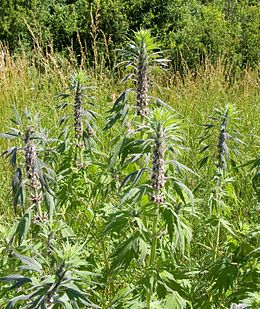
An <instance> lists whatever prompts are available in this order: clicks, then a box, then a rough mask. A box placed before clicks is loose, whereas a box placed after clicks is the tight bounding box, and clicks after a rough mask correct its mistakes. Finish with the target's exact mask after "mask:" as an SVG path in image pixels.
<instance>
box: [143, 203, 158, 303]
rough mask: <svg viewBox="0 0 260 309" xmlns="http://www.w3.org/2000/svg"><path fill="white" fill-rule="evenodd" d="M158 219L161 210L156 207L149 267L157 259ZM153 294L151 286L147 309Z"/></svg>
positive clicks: (147, 295)
mask: <svg viewBox="0 0 260 309" xmlns="http://www.w3.org/2000/svg"><path fill="white" fill-rule="evenodd" d="M158 217H159V208H158V207H156V209H155V211H154V218H153V225H152V246H151V254H150V260H149V266H152V265H153V263H154V261H155V258H156V247H157V223H158ZM152 293H153V286H151V287H150V288H149V290H148V291H147V293H146V305H147V309H150V308H151V295H152Z"/></svg>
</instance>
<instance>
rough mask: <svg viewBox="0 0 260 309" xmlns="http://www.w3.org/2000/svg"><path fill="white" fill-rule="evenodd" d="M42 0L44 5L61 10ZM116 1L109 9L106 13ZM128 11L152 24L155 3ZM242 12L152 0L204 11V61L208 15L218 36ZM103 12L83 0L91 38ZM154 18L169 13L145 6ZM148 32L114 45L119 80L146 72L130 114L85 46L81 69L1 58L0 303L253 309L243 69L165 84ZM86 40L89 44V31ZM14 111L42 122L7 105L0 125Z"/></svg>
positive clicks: (253, 243)
mask: <svg viewBox="0 0 260 309" xmlns="http://www.w3.org/2000/svg"><path fill="white" fill-rule="evenodd" d="M33 3H34V2H33ZM33 3H32V4H33ZM50 3H51V5H52V6H53V7H55V10H56V11H55V12H57V10H58V8H61V7H62V5H61V2H59V5H60V6H59V5H58V2H55V1H53V2H50ZM84 3H85V2H84V1H81V2H79V1H67V2H66V4H70V5H71V6H74V5H75V6H77V5H78V6H80V5H84ZM106 3H108V1H106ZM122 3H124V1H118V2H117V1H115V2H111V5H112V7H113V9H114V10H115V11H117V10H116V8H118V6H119V5H120V4H122ZM129 3H130V4H131V3H132V4H134V5H133V6H132V7H131V9H132V10H133V9H137V8H138V9H140V8H141V7H143V8H145V10H147V11H148V12H150V13H149V16H146V17H145V18H144V19H143V20H142V21H140V22H144V23H148V21H149V20H150V21H151V26H152V22H153V21H156V20H157V21H156V22H159V19H157V15H156V12H157V11H156V5H157V4H158V1H157V0H154V1H130V2H129ZM234 3H235V5H234ZM241 3H242V1H241V2H239V3H236V2H225V4H226V5H225V6H223V11H224V12H225V13H224V15H225V16H224V15H223V13H220V7H222V6H221V5H222V4H223V2H222V1H214V3H213V1H203V4H201V3H198V2H197V1H195V0H194V1H190V2H189V3H187V2H185V3H184V1H176V3H175V2H172V1H165V5H166V6H167V7H168V6H171V8H172V10H173V12H175V13H176V12H177V11H178V12H180V11H181V12H182V14H184V15H185V16H186V17H187V19H190V18H194V17H196V14H197V13H196V10H195V11H194V14H193V16H194V17H192V16H190V15H189V13H190V9H191V8H196V7H197V10H198V11H199V12H202V11H200V9H201V10H203V14H201V15H200V17H201V18H202V16H203V20H206V22H205V24H204V26H203V27H204V28H205V29H206V30H207V31H208V32H209V33H210V36H208V37H207V39H209V40H208V42H207V44H209V45H210V46H211V49H212V53H222V51H223V49H222V47H221V48H220V47H219V45H221V44H223V42H222V38H216V36H217V35H216V32H215V31H214V29H211V28H210V27H208V23H210V20H211V19H212V18H216V20H215V23H214V27H216V29H218V31H220V30H222V27H223V29H224V31H223V32H222V34H223V35H224V32H225V31H226V30H227V29H228V25H227V24H226V22H225V21H226V18H227V17H228V18H231V16H233V17H234V15H233V14H234V12H235V8H236V5H240V4H241ZM243 3H244V5H245V7H246V5H249V4H250V5H251V4H252V2H250V3H249V2H246V3H245V2H243ZM45 4H46V3H45V2H43V6H44V5H45ZM124 4H125V3H124ZM177 4H183V5H182V6H179V7H177ZM64 5H65V2H64ZM102 5H103V4H102V3H101V2H100V3H99V2H98V1H95V3H93V4H92V5H90V6H88V7H85V11H86V10H89V13H90V14H91V16H92V19H91V23H92V24H91V27H90V28H91V29H92V30H93V31H94V28H95V27H96V26H97V25H98V24H100V22H101V20H102V18H103V16H102V14H106V13H104V12H108V11H109V7H106V10H104V8H103V7H102ZM46 7H48V5H46V6H45V8H46ZM187 7H188V9H187ZM209 7H210V9H209ZM150 9H151V10H150ZM175 9H176V10H175ZM125 10H126V11H127V10H130V6H129V5H126V8H125ZM125 10H122V12H121V13H122V15H124V14H125ZM174 10H175V11H174ZM83 11H84V10H83ZM100 12H102V13H101V15H100V16H99V13H100ZM152 13H153V14H152ZM60 14H61V16H66V14H65V15H62V12H61V11H60ZM160 14H165V15H163V16H167V14H168V12H167V10H166V11H164V12H163V10H160V7H158V17H160V16H161V15H160ZM191 15H192V14H191ZM72 16H73V14H72ZM189 16H190V17H189ZM47 17H48V14H47V15H46V18H47ZM110 17H111V18H112V16H110ZM62 18H63V17H62ZM64 18H65V17H64ZM73 18H74V16H73ZM84 18H87V17H86V16H85V17H84ZM68 19H69V17H68ZM177 20H178V19H177V18H176V22H177ZM114 21H115V22H116V18H114ZM165 21H166V19H163V20H161V21H160V22H161V24H164V23H165ZM126 22H128V21H126ZM129 22H130V20H129ZM131 22H132V21H131ZM60 23H61V25H63V26H64V24H62V22H61V21H60ZM69 24H70V22H69ZM191 25H192V24H189V26H190V27H191V29H190V30H193V28H194V29H195V28H196V27H192V26H191ZM218 26H221V27H220V28H219V27H218ZM107 27H108V28H109V25H107ZM28 29H29V28H28ZM115 29H116V28H115ZM180 29H181V27H180ZM158 30H159V28H158V29H156V31H158ZM199 30H200V29H199V27H198V28H196V31H198V32H199ZM34 31H36V29H34ZM64 31H65V32H67V31H68V32H69V29H65V28H64ZM152 31H155V29H153V30H152ZM152 31H148V30H141V31H136V32H134V34H133V41H129V40H128V41H127V42H126V48H125V49H124V50H125V51H126V53H125V56H126V58H125V59H124V60H127V61H128V62H127V64H128V68H129V70H130V74H131V75H132V77H134V76H135V77H137V78H140V77H142V76H141V74H140V75H138V74H135V72H136V70H137V71H138V70H139V67H142V69H144V68H145V69H148V70H147V71H146V73H149V74H148V75H147V76H146V77H148V78H147V79H146V78H140V81H141V82H140V84H139V86H140V85H144V84H145V83H146V82H147V81H148V82H150V83H151V84H150V85H151V87H149V88H146V89H145V91H144V88H145V87H144V88H142V87H140V89H139V90H142V91H140V94H144V93H145V94H147V93H146V91H147V90H148V89H149V96H147V97H146V98H148V99H149V100H150V101H149V102H150V103H151V104H149V109H148V111H149V112H148V113H145V114H143V115H141V117H140V115H136V113H135V110H134V108H133V106H134V105H135V103H136V101H137V100H138V99H140V97H139V98H138V97H137V96H136V98H133V97H132V96H131V95H130V93H131V92H137V90H138V86H137V83H136V82H135V80H130V79H128V77H129V75H126V82H127V83H128V85H127V87H128V88H127V87H126V88H127V90H125V87H124V85H121V83H117V78H118V77H119V76H118V75H121V71H120V70H118V71H117V72H116V73H115V71H113V72H107V71H102V64H101V62H102V61H103V60H104V58H102V57H101V56H102V55H100V54H99V53H96V52H93V57H94V59H95V61H94V64H93V65H94V69H93V70H86V69H85V67H84V71H83V64H84V63H83V62H81V65H80V69H79V68H78V67H77V65H75V63H76V62H75V59H74V58H73V56H72V54H71V58H69V59H66V58H63V57H60V55H57V54H55V53H54V52H53V51H49V50H47V51H46V53H47V54H46V57H44V53H42V54H41V55H40V57H39V55H38V54H36V55H35V54H33V53H32V54H30V58H29V57H26V55H24V54H21V55H16V57H12V56H11V55H10V54H9V53H8V50H7V49H5V48H3V49H2V50H1V52H0V69H1V74H2V75H1V77H2V78H1V79H0V118H1V124H2V125H3V128H2V131H3V132H7V133H4V134H2V137H3V138H2V139H1V143H0V148H1V152H2V153H3V154H2V156H1V158H0V159H1V165H2V166H3V168H2V170H1V171H2V172H1V174H0V183H1V191H0V269H1V274H0V307H6V308H21V307H23V308H86V307H90V308H96V307H97V308H103V309H111V308H117V309H121V308H132V309H139V308H144V309H151V308H158V309H159V308H166V309H167V308H169V309H172V308H177V309H179V308H180V309H181V308H187V309H188V308H189V309H191V308H196V309H197V308H198V309H200V308H212V309H219V308H233V309H234V308H241V307H244V306H248V307H249V308H250V307H252V308H258V307H259V293H258V290H259V286H260V283H259V244H260V243H259V240H260V237H259V158H258V153H259V151H258V150H259V149H258V148H259V147H258V144H257V143H256V140H257V136H258V135H259V128H258V126H257V124H258V123H259V114H258V113H256V112H254V111H255V110H256V109H257V107H258V105H257V103H258V101H259V100H258V99H259V93H258V88H257V86H258V85H257V81H258V79H257V74H256V72H254V71H252V70H251V69H248V70H246V71H245V75H244V76H240V78H237V79H236V78H235V79H234V80H233V82H232V83H227V80H226V78H227V76H226V68H225V67H224V63H219V64H218V65H216V66H213V65H211V64H209V63H208V64H207V66H204V67H200V68H199V69H198V70H197V71H196V73H197V74H195V75H194V74H193V73H192V74H190V73H189V72H187V75H186V76H184V77H183V79H180V80H179V77H178V75H177V76H176V75H172V72H171V71H166V70H165V71H163V72H162V70H158V67H157V66H156V65H155V64H157V63H160V62H161V60H160V59H163V58H161V55H160V52H159V49H157V48H158V47H159V45H157V43H156V42H157V40H155V38H154V37H153V35H152V33H153V32H152ZM122 32H123V30H122ZM86 33H87V30H86ZM191 33H192V35H193V36H194V37H195V36H196V33H194V32H193V31H191ZM96 34H97V33H96ZM88 35H90V37H91V40H92V41H91V42H92V43H93V47H94V46H95V48H99V47H100V45H99V40H98V36H95V33H94V32H93V33H92V34H89V33H88ZM98 35H100V32H98ZM171 35H172V34H171ZM205 39H206V36H204V38H203V40H205ZM215 40H216V41H217V42H218V44H217V45H214V41H215ZM198 42H199V40H198V41H196V44H197V43H198ZM61 43H62V42H61ZM146 43H149V44H146ZM35 44H36V42H35ZM127 44H128V45H127ZM196 44H195V45H196ZM36 45H37V44H36ZM195 45H194V46H195ZM110 46H111V45H110ZM198 46H200V47H199V48H202V47H201V45H200V44H199V43H198V45H197V46H196V48H198ZM227 47H228V43H227ZM82 48H83V47H82ZM93 51H94V50H93ZM157 52H159V53H157ZM185 52H186V51H185V48H184V47H183V49H182V53H183V54H184V53H185ZM192 56H194V59H199V57H198V58H197V56H196V55H195V54H192ZM212 57H213V54H212ZM102 59H103V60H102ZM106 59H107V60H108V58H106ZM140 59H141V61H140ZM212 59H213V58H212ZM158 60H159V61H158ZM194 61H197V60H194ZM162 62H164V59H163V61H162ZM154 65H155V66H154ZM190 65H192V61H191V64H190ZM154 68H156V69H155V70H154ZM73 70H74V71H76V72H78V73H76V74H74V75H73V78H72V80H71V79H70V75H71V71H73ZM141 71H142V70H140V72H141ZM126 73H129V72H126ZM144 75H145V74H143V76H144ZM134 79H136V78H134ZM89 81H90V82H89ZM144 81H145V83H143V82H144ZM148 84H149V83H148ZM89 85H95V87H92V86H89ZM146 85H147V84H146ZM136 86H137V87H136ZM129 87H132V88H129ZM141 88H142V89H141ZM61 89H65V91H64V92H62V93H61V94H60V95H57V94H58V93H59V92H60V91H61ZM122 91H124V92H122ZM119 93H122V94H121V95H119V97H118V99H115V98H116V97H117V96H118V94H119ZM154 98H156V99H154ZM58 100H60V102H59V103H60V104H59V106H57V105H58V104H57V101H58ZM112 101H114V102H112ZM165 102H167V104H166V103H165ZM227 102H229V105H228V107H227V106H226V103H227ZM13 103H15V105H16V106H17V110H19V111H20V110H22V109H23V107H25V106H27V107H30V109H32V110H37V112H38V114H39V116H40V117H39V118H40V120H41V121H40V123H41V126H44V128H45V129H44V130H43V129H40V127H39V126H38V122H37V121H36V120H37V119H36V118H35V117H33V116H32V115H33V113H32V114H28V113H18V112H17V111H16V110H14V117H12V120H11V121H12V128H10V129H8V128H9V116H10V115H11V113H12V110H11V106H12V104H13ZM94 103H95V104H94ZM93 104H94V107H92V106H93ZM238 116H239V117H238ZM118 120H122V121H121V122H120V121H118ZM60 122H62V126H61V125H60ZM202 124H205V125H202ZM102 128H106V129H109V130H102ZM45 132H48V136H50V138H47V137H46V134H45ZM239 132H240V133H239ZM93 133H94V134H93ZM241 141H243V142H242V143H241ZM49 142H50V144H49ZM79 145H80V147H79ZM239 153H240V154H241V155H238V154H239ZM25 154H26V156H25ZM5 157H7V159H8V160H7V161H5ZM36 158H37V159H38V160H36ZM9 161H10V164H9ZM6 162H7V163H6ZM49 167H50V168H49ZM53 171H55V172H53ZM13 174H14V175H13ZM32 176H34V177H32ZM35 177H36V178H35ZM35 180H37V181H35ZM38 180H39V182H38ZM39 184H40V185H39ZM11 192H12V193H14V194H10V193H11ZM24 192H26V193H27V194H24ZM40 192H42V194H43V195H42V198H40V199H35V197H37V198H39V197H41V195H40ZM28 193H29V194H28ZM12 203H13V205H14V206H15V207H10V206H11V205H12ZM13 208H14V209H13ZM43 209H44V210H45V211H44V212H43V211H41V210H43ZM14 210H15V211H14Z"/></svg>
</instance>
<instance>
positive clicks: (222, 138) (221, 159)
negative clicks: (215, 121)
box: [217, 112, 228, 170]
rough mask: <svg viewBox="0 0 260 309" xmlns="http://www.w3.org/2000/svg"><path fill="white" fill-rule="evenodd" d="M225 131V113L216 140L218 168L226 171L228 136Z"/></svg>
mask: <svg viewBox="0 0 260 309" xmlns="http://www.w3.org/2000/svg"><path fill="white" fill-rule="evenodd" d="M226 129H227V112H226V113H225V115H224V118H223V122H222V124H221V128H220V132H219V138H218V145H217V148H218V156H217V159H218V167H219V168H220V169H221V170H225V169H226V159H225V156H226V155H227V153H228V148H227V143H226V141H227V139H228V134H227V132H226Z"/></svg>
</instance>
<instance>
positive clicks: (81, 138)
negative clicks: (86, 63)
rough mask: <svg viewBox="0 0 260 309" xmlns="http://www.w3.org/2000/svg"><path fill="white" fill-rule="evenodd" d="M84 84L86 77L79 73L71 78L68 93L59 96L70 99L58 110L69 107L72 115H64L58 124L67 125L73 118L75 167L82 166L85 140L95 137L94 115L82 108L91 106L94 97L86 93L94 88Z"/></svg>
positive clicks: (92, 112) (89, 110)
mask: <svg viewBox="0 0 260 309" xmlns="http://www.w3.org/2000/svg"><path fill="white" fill-rule="evenodd" d="M85 82H86V76H85V74H84V73H83V72H82V71H80V72H79V73H77V74H74V75H73V77H72V82H71V85H70V86H69V87H68V88H67V90H69V92H70V93H61V94H59V97H60V98H62V99H68V98H71V99H72V102H70V101H66V102H65V103H63V104H61V105H59V108H60V109H65V108H66V107H67V106H69V105H70V106H72V108H73V114H66V115H64V116H63V117H62V118H61V120H60V124H67V123H68V120H69V118H71V116H73V117H74V121H73V126H74V141H75V142H74V144H75V148H76V149H75V165H76V166H77V167H83V165H84V159H83V152H84V144H85V141H86V139H89V138H91V137H92V136H94V135H95V129H94V124H93V119H94V118H96V113H95V112H94V111H92V110H91V109H85V108H84V105H86V104H90V105H93V103H92V101H93V99H94V97H93V96H92V95H86V92H87V91H93V89H94V87H93V86H86V85H85ZM66 138H67V137H66V134H65V139H66Z"/></svg>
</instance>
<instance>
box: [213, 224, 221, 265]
mask: <svg viewBox="0 0 260 309" xmlns="http://www.w3.org/2000/svg"><path fill="white" fill-rule="evenodd" d="M219 238H220V221H218V228H217V236H216V246H215V250H214V261H215V260H216V258H217V255H218V247H219Z"/></svg>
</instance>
